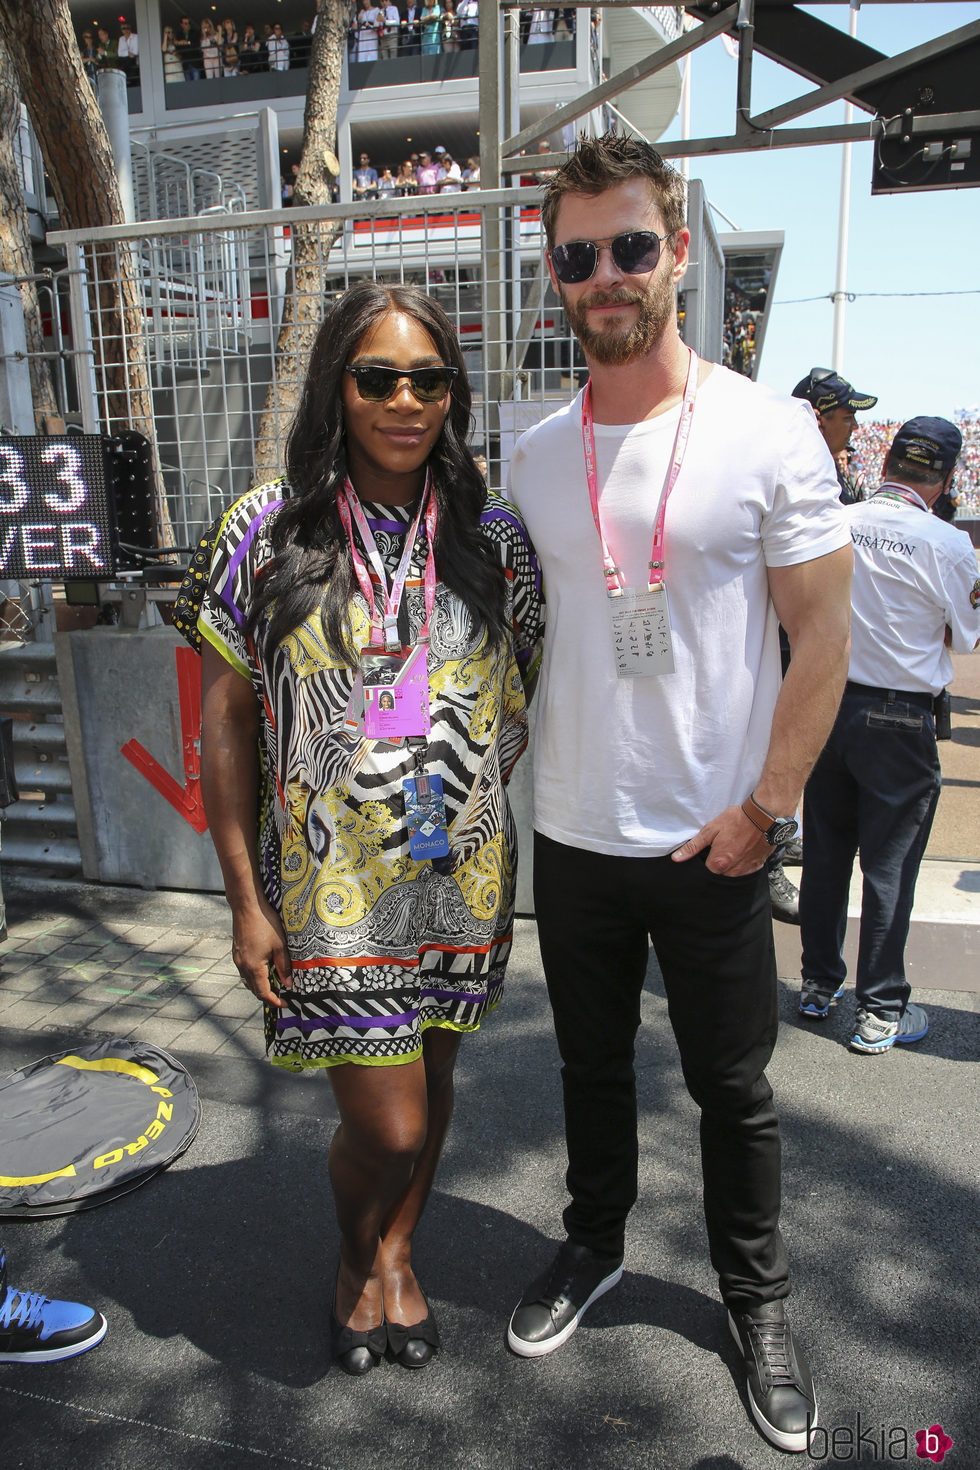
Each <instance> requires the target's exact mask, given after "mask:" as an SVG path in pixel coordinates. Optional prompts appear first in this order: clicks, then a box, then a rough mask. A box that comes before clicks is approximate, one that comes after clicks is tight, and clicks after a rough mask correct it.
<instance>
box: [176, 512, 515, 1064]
mask: <svg viewBox="0 0 980 1470" xmlns="http://www.w3.org/2000/svg"><path fill="white" fill-rule="evenodd" d="M283 493H284V487H283V486H282V485H279V486H273V487H264V488H263V489H261V490H257V491H254V492H252V493H251V494H249V495H246V496H245V497H244V498H243V499H242V500H239V501H238V502H237V503H236V504H235V505H234V506H232V508H231V509H230V510H229V511H228V512H227V514H226V515H225V516H224V518H223V520H222V521H221V523H220V527H219V530H218V536H217V542H216V544H215V547H214V554H213V557H212V559H211V565H210V571H209V572H208V573H205V572H204V570H203V569H202V567H201V566H200V565H198V567H197V568H196V570H195V568H192V570H191V573H190V574H189V579H188V582H187V583H185V588H189V591H188V592H187V593H185V596H184V599H183V608H181V607H178V614H179V616H178V618H176V619H175V623H176V624H177V626H178V627H181V616H180V614H181V613H182V615H183V620H184V622H185V624H186V621H187V609H188V596H189V598H190V603H191V604H193V603H194V602H195V601H197V597H198V596H200V589H198V590H197V595H195V589H194V586H193V583H194V579H195V576H196V578H197V579H198V581H199V582H201V583H203V584H205V585H203V596H201V605H200V615H199V619H198V622H197V631H198V632H199V634H200V636H201V637H202V638H205V639H207V641H208V642H209V643H211V644H212V645H213V646H214V647H215V648H216V649H217V650H218V652H219V653H220V654H221V655H222V657H224V658H226V659H227V660H228V662H229V663H230V664H231V665H232V666H233V667H234V668H236V669H238V670H239V671H240V672H241V673H242V674H243V675H244V676H245V677H246V678H248V679H249V680H250V681H251V683H252V686H253V688H254V689H255V693H256V697H257V698H258V700H259V702H260V706H261V710H262V717H261V755H262V766H263V773H264V777H265V779H264V781H263V783H262V784H263V791H262V794H261V799H260V804H261V813H260V819H259V855H260V863H261V868H262V883H263V887H264V890H265V893H266V896H267V897H268V899H269V901H270V903H271V904H272V905H273V907H274V908H275V909H276V911H277V912H278V913H279V914H281V916H282V920H283V924H284V927H285V930H286V934H287V936H288V940H289V949H290V954H291V956H292V962H293V988H292V989H291V990H284V991H283V992H282V998H283V1000H284V1001H285V1007H284V1008H283V1009H282V1010H277V1009H275V1008H273V1007H267V1008H266V1043H267V1049H268V1052H269V1056H270V1060H272V1061H273V1062H275V1063H277V1064H279V1065H280V1066H284V1067H288V1068H292V1069H299V1068H303V1067H324V1066H331V1065H333V1064H336V1063H338V1062H348V1061H355V1062H363V1063H370V1064H375V1065H383V1064H386V1063H393V1062H406V1061H412V1060H414V1059H415V1058H416V1057H418V1056H419V1055H420V1051H421V1039H422V1032H423V1031H424V1030H425V1029H426V1027H428V1026H447V1027H450V1028H451V1029H453V1030H457V1031H471V1030H475V1029H476V1028H477V1027H478V1026H479V1024H480V1021H481V1020H482V1018H483V1016H484V1015H485V1014H486V1013H487V1012H488V1011H490V1010H492V1009H493V1008H494V1006H495V1005H496V1004H497V1002H498V1001H499V999H500V995H501V987H502V984H503V978H504V969H505V967H506V963H507V959H508V956H509V953H510V948H511V939H512V926H513V915H514V891H515V865H516V857H517V852H516V841H515V830H514V822H513V818H512V816H511V812H510V807H509V805H508V802H507V797H506V793H505V790H504V784H505V782H506V780H507V778H508V777H509V775H510V772H511V770H512V769H513V767H514V765H515V763H516V761H517V759H518V757H519V756H520V754H521V752H522V751H523V749H524V747H525V745H526V744H527V711H526V705H525V697H524V690H525V686H526V685H527V683H528V682H529V680H530V679H531V677H532V676H533V674H534V673H536V670H537V663H538V660H539V658H540V645H541V638H542V633H543V609H542V601H541V587H540V578H539V573H538V567H537V562H536V559H535V556H534V552H533V549H532V547H531V545H530V542H529V540H528V536H527V532H526V530H525V528H524V524H523V522H522V521H521V519H520V516H519V515H518V513H517V512H516V511H515V509H514V507H513V506H512V505H510V504H509V503H508V502H507V501H505V500H501V499H498V498H496V497H493V496H491V497H490V498H489V499H488V500H487V503H486V506H485V508H484V511H483V515H482V526H483V532H484V535H486V536H487V537H488V538H489V539H490V540H491V541H492V542H493V543H494V544H495V546H496V547H497V548H498V550H499V554H500V559H501V562H502V564H503V567H504V569H505V572H506V576H507V619H508V623H509V626H510V631H509V633H508V636H507V637H506V638H505V639H504V640H503V642H502V643H501V644H500V645H499V646H498V647H497V648H495V649H494V648H490V647H488V645H487V640H486V635H485V634H484V633H483V631H482V630H475V629H474V627H473V624H472V621H471V619H470V616H469V614H468V612H467V610H466V608H465V606H464V605H463V603H462V602H461V601H460V599H459V598H458V597H457V596H456V594H455V593H453V592H451V591H450V590H449V589H448V588H447V587H445V586H444V585H443V584H442V583H441V582H440V583H438V584H437V588H436V600H435V608H434V611H433V615H432V621H431V625H430V646H429V654H428V666H429V684H430V711H431V719H432V733H431V736H430V737H429V745H428V749H427V752H426V756H425V769H426V771H427V772H428V773H429V774H430V775H432V774H437V775H440V776H441V777H442V781H443V790H444V793H445V799H446V814H447V820H448V826H449V838H450V843H451V855H450V858H447V859H445V860H442V861H441V862H440V863H439V864H437V865H435V866H434V865H433V863H431V862H427V861H417V860H416V859H414V858H412V857H411V856H410V855H409V844H408V829H407V826H406V821H405V811H404V798H403V791H402V784H401V783H402V780H403V778H405V777H408V776H412V775H414V774H415V762H414V759H413V756H412V753H411V751H410V750H409V748H408V747H407V746H406V745H401V746H399V745H394V744H389V743H388V742H385V741H380V740H369V739H367V738H366V737H364V736H362V735H360V734H357V733H356V732H350V731H349V730H348V729H346V728H345V723H344V717H345V713H346V710H347V703H348V699H349V697H350V693H351V687H352V684H353V679H354V674H353V671H352V670H351V669H350V668H349V667H348V666H347V665H346V664H344V663H342V662H341V661H340V660H339V659H338V658H337V657H336V655H335V654H334V653H333V652H332V651H331V650H330V648H329V647H328V645H327V642H326V638H325V636H324V631H323V626H322V618H321V615H320V612H319V609H318V610H317V611H316V612H315V613H314V614H313V615H311V616H310V617H309V618H308V619H307V621H306V622H305V623H304V624H303V625H302V626H301V627H300V628H298V629H297V630H296V631H295V632H294V633H293V634H291V635H290V636H289V637H288V638H286V639H285V640H284V641H283V642H282V643H281V644H280V645H279V647H278V648H275V649H273V648H270V647H268V645H267V643H266V642H265V638H264V633H265V627H266V624H265V621H264V620H263V621H262V622H261V623H260V625H259V627H258V629H257V631H256V636H255V639H254V641H253V639H251V638H249V637H248V636H247V635H246V632H245V623H246V617H247V611H248V608H249V604H250V599H251V595H252V589H253V587H254V586H255V580H256V577H257V575H259V573H260V572H261V570H262V568H263V567H265V566H266V565H267V564H268V562H269V561H270V560H271V557H272V550H271V539H270V532H271V528H272V525H273V524H274V520H275V516H276V512H277V509H278V507H279V506H280V505H281V504H282V498H281V497H282V495H283ZM364 509H365V513H366V515H367V518H368V522H369V525H370V527H371V531H372V533H373V535H374V538H375V541H376V543H377V546H378V550H379V552H380V553H381V556H382V558H383V560H384V563H385V566H386V568H387V570H388V574H389V578H390V576H391V575H392V573H393V572H394V570H395V568H396V567H397V565H398V561H399V559H400V557H401V553H402V548H403V544H404V537H405V535H406V532H407V530H408V528H409V526H410V524H411V519H412V517H413V508H412V507H408V506H405V507H402V506H383V505H373V504H371V503H368V502H364ZM426 552H427V545H426V539H425V527H424V525H423V526H422V527H421V528H420V532H419V537H418V540H417V542H416V546H415V550H414V552H413V556H412V563H411V567H410V571H409V579H408V582H407V584H406V594H405V598H404V600H403V604H402V610H401V614H400V631H401V636H402V639H403V642H406V643H408V642H412V643H414V642H415V641H416V638H417V634H418V631H419V629H420V627H421V626H422V623H423V621H424V617H425V605H424V589H423V571H424V567H425V558H426ZM372 575H373V574H372ZM375 595H376V597H377V596H378V589H377V587H376V591H375ZM181 631H183V632H185V636H187V635H189V634H191V633H192V630H191V629H190V628H189V627H187V626H184V627H181ZM351 631H352V642H353V646H354V648H355V649H357V650H360V649H361V648H362V647H363V646H364V644H365V643H366V642H367V641H368V638H369V634H370V617H369V614H368V608H367V603H366V601H365V599H364V597H363V595H362V594H361V592H360V590H358V591H357V592H356V593H355V595H354V597H353V599H352V602H351ZM192 641H194V640H193V638H192ZM440 868H445V869H446V870H447V871H439V869H440Z"/></svg>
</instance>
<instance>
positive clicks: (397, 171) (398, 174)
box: [351, 143, 480, 201]
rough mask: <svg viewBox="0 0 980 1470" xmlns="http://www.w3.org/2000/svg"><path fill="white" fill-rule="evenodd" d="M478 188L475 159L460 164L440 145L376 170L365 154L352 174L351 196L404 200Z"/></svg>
mask: <svg viewBox="0 0 980 1470" xmlns="http://www.w3.org/2000/svg"><path fill="white" fill-rule="evenodd" d="M479 187H480V160H479V158H478V157H477V156H474V157H472V158H467V159H466V161H465V163H460V162H459V161H458V160H456V159H455V158H453V157H452V155H451V154H450V153H449V152H448V151H447V149H445V148H444V147H443V146H442V144H441V143H440V144H439V145H438V146H437V147H435V148H434V149H433V150H432V152H431V153H426V152H425V150H424V149H423V150H420V151H419V152H418V153H410V154H409V156H408V157H407V158H406V159H405V161H404V163H400V164H398V165H397V166H395V167H394V168H392V165H391V164H390V163H387V164H384V165H383V166H382V168H381V169H380V170H378V169H376V168H375V167H374V166H373V165H372V163H371V159H370V157H369V156H368V154H367V153H362V154H361V156H360V163H359V166H358V167H357V168H356V169H355V170H354V178H353V183H352V186H351V192H352V195H353V198H354V200H355V201H357V200H361V199H404V198H407V197H408V196H409V195H414V194H460V193H462V191H463V190H464V189H478V188H479Z"/></svg>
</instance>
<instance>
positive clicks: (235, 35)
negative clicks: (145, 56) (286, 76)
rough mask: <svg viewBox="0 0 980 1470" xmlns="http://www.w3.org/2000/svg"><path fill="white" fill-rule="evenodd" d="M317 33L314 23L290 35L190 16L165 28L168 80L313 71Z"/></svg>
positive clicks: (302, 23) (276, 29)
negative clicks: (311, 63) (305, 69)
mask: <svg viewBox="0 0 980 1470" xmlns="http://www.w3.org/2000/svg"><path fill="white" fill-rule="evenodd" d="M315 30H316V20H315V19H314V20H312V21H309V20H303V21H300V23H299V27H298V29H297V30H295V31H293V32H291V33H290V34H289V35H286V33H285V31H284V30H283V28H282V26H281V25H280V24H279V22H278V21H275V22H274V23H272V24H265V25H260V26H254V25H251V24H249V25H246V26H243V27H242V29H241V31H239V29H238V26H237V25H236V24H235V22H234V20H232V19H231V17H228V18H226V19H225V20H222V21H211V20H209V19H208V18H207V16H205V18H204V19H203V20H202V21H201V22H200V23H198V22H196V21H193V20H191V18H190V16H187V15H185V16H182V17H181V19H180V21H179V22H178V23H177V25H176V26H164V28H163V38H162V41H161V48H162V50H163V75H164V80H165V81H167V82H196V81H200V80H201V79H202V78H204V79H207V78H211V77H237V76H241V75H244V74H247V73H249V72H257V71H291V70H293V69H294V68H296V67H305V66H309V64H310V51H311V50H312V47H313V33H314V31H315Z"/></svg>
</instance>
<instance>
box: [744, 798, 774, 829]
mask: <svg viewBox="0 0 980 1470" xmlns="http://www.w3.org/2000/svg"><path fill="white" fill-rule="evenodd" d="M742 810H743V812H744V813H745V815H746V816H747V817H748V819H749V821H750V822H751V823H752V825H753V827H758V829H759V831H760V832H761V833H762V835H763V836H765V835H766V833H767V832H768V831H769V828H770V827H771V826H772V824H773V822H775V821H778V820H779V819H778V818H777V817H776V815H775V813H774V812H767V811H766V809H765V807H764V806H760V805H759V803H758V802H757V801H756V799H755V797H754V796H747V797H746V798H745V800H744V801H743V802H742Z"/></svg>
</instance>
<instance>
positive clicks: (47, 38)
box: [0, 0, 153, 439]
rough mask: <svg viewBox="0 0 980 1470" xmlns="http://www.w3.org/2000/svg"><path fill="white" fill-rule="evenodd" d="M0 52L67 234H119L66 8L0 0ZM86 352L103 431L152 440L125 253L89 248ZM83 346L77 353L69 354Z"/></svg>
mask: <svg viewBox="0 0 980 1470" xmlns="http://www.w3.org/2000/svg"><path fill="white" fill-rule="evenodd" d="M0 47H3V48H4V49H5V50H6V51H7V53H8V54H9V58H10V64H11V65H12V67H13V71H14V74H15V76H16V78H17V82H18V85H19V88H20V93H21V96H22V97H23V99H24V102H25V104H26V106H27V110H28V112H29V113H30V116H31V121H32V123H33V124H34V131H35V132H36V133H37V137H38V141H39V143H40V145H41V151H42V153H43V154H44V162H45V166H46V168H47V171H48V177H49V179H50V181H51V187H52V189H53V190H54V196H55V199H56V200H57V203H58V209H59V212H60V214H61V223H62V226H63V227H64V228H65V229H91V228H93V227H98V226H100V225H113V224H121V223H122V221H123V210H122V202H121V200H120V197H119V185H118V182H117V179H116V170H115V166H114V163H113V158H112V150H111V148H110V145H109V138H108V135H107V133H106V130H105V124H104V123H103V121H102V113H101V112H100V110H99V106H98V103H97V102H96V99H95V93H94V91H93V89H92V84H91V82H90V81H89V78H88V76H87V75H86V73H85V69H84V67H83V66H82V58H81V55H80V53H79V50H78V44H77V42H76V40H75V33H74V30H73V29H72V21H71V12H70V10H69V7H68V0H0ZM86 264H87V267H88V273H89V281H90V288H89V291H90V294H89V303H90V311H91V315H92V346H93V348H94V353H95V370H96V380H97V382H98V383H99V384H100V385H101V386H102V387H103V389H104V393H103V400H102V401H103V411H104V415H105V420H106V422H105V427H106V428H120V427H132V428H136V429H139V430H140V432H141V433H143V434H146V436H147V437H148V438H150V439H152V438H153V413H152V405H151V401H150V386H149V377H148V374H147V371H146V360H145V353H144V344H143V311H142V306H141V302H140V296H139V288H138V284H137V274H136V267H135V260H134V256H133V251H132V249H131V248H130V247H129V246H127V245H119V246H117V247H109V246H102V247H98V248H97V247H94V246H92V247H89V249H88V251H87V261H86ZM81 345H82V344H80V343H76V344H75V346H76V348H77V347H79V346H81Z"/></svg>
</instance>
